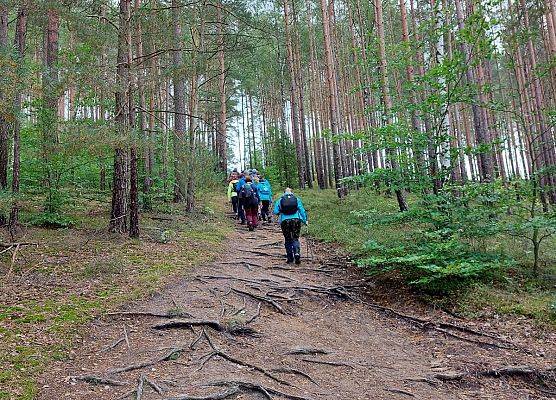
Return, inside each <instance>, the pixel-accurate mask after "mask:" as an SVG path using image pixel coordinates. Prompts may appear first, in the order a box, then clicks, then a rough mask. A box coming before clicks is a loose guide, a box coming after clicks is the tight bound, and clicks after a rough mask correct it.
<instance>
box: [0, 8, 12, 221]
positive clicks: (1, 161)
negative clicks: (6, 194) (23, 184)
mask: <svg viewBox="0 0 556 400" xmlns="http://www.w3.org/2000/svg"><path fill="white" fill-rule="evenodd" d="M0 54H1V55H2V57H5V56H7V55H8V54H9V49H8V7H7V5H0ZM7 97H8V96H7V95H6V93H4V92H2V93H0V102H1V103H2V104H6V103H7V102H8V101H9V100H8V98H7ZM6 114H7V113H6V112H5V111H3V112H0V189H1V190H6V189H7V188H8V162H9V156H8V146H9V133H8V132H9V129H10V124H9V123H8V120H7V119H6ZM0 219H1V220H2V221H1V222H2V225H3V224H4V223H5V216H4V214H2V215H1V216H0Z"/></svg>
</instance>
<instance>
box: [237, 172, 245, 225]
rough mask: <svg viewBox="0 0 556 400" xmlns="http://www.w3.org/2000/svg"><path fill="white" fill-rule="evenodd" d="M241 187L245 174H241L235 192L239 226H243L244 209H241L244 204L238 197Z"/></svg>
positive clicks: (243, 184)
mask: <svg viewBox="0 0 556 400" xmlns="http://www.w3.org/2000/svg"><path fill="white" fill-rule="evenodd" d="M243 186H245V174H244V173H243V172H242V173H241V175H240V177H239V180H238V181H237V183H236V192H237V194H238V203H237V215H238V217H239V221H240V223H241V225H245V209H244V208H243V206H244V204H243V203H244V202H243V199H242V197H241V196H240V195H239V194H240V193H241V189H242V188H243Z"/></svg>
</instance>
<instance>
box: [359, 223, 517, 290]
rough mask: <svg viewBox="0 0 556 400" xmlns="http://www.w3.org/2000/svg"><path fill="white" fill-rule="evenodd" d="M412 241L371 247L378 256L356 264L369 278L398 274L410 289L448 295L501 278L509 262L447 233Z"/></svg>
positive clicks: (434, 234) (416, 237) (429, 235)
mask: <svg viewBox="0 0 556 400" xmlns="http://www.w3.org/2000/svg"><path fill="white" fill-rule="evenodd" d="M411 239H413V240H412V241H409V242H408V243H405V244H404V245H401V246H397V247H394V248H387V247H384V246H380V245H378V246H377V245H374V244H373V245H372V246H371V248H372V249H373V250H372V252H376V253H378V254H380V255H379V256H373V257H367V258H362V259H359V260H358V261H357V264H358V265H359V266H361V267H365V268H368V271H369V273H370V274H384V273H395V274H396V275H398V276H401V277H403V278H404V279H405V280H406V281H407V282H408V283H409V284H410V285H414V286H416V287H418V288H419V289H421V290H423V291H426V292H429V293H432V294H447V293H450V292H452V291H454V290H456V289H461V288H462V287H465V286H467V285H469V284H470V283H473V282H476V281H492V280H494V279H497V278H499V277H500V276H501V275H500V274H501V272H502V271H503V270H504V268H506V267H508V266H510V265H513V263H512V262H511V260H510V259H507V258H506V257H503V256H501V255H496V254H492V253H487V252H477V251H475V250H473V249H472V248H471V246H469V245H468V244H466V243H463V242H462V241H461V240H460V238H458V237H457V236H452V237H449V238H446V237H445V236H444V232H442V233H441V234H438V232H434V231H432V232H425V234H424V235H423V234H421V233H418V234H415V235H412V236H411Z"/></svg>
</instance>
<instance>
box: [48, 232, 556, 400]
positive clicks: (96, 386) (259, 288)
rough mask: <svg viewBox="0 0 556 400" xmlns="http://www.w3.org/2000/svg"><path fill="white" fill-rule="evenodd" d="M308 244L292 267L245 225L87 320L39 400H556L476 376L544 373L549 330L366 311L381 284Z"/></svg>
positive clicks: (279, 249)
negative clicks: (139, 294) (309, 253)
mask: <svg viewBox="0 0 556 400" xmlns="http://www.w3.org/2000/svg"><path fill="white" fill-rule="evenodd" d="M311 247H312V248H313V257H309V258H305V259H304V260H303V263H302V265H299V266H297V265H288V264H286V263H285V259H284V255H283V245H282V236H281V233H280V231H279V227H278V226H276V225H274V224H273V225H265V226H263V227H261V228H260V229H258V230H257V231H255V232H248V231H247V229H246V228H245V227H237V228H236V230H235V231H234V232H233V234H232V235H230V237H229V239H228V242H227V245H226V249H225V251H224V252H223V253H222V256H221V257H220V258H219V260H217V261H215V262H213V263H211V264H207V265H204V266H202V267H198V268H195V269H194V270H192V271H189V273H188V274H187V275H186V276H183V277H182V278H180V280H179V281H176V283H175V284H173V285H172V286H170V287H167V288H165V289H164V290H163V291H161V292H160V293H159V294H157V295H156V296H154V297H153V298H151V299H148V300H144V301H142V302H137V303H134V304H130V305H128V307H126V308H125V309H123V310H122V313H120V314H116V315H109V316H105V317H103V318H101V319H99V320H96V321H94V322H93V323H91V324H90V325H89V326H88V327H87V328H86V330H85V335H84V337H83V338H82V341H81V342H80V343H79V345H78V346H76V347H75V348H74V350H73V351H72V353H71V355H70V359H69V360H68V361H63V362H62V361H61V362H58V363H55V364H53V365H52V366H51V368H49V370H48V371H47V372H46V373H45V374H44V375H43V376H42V377H41V380H40V382H39V384H40V395H39V396H38V398H40V399H56V400H60V399H99V400H100V399H123V398H128V399H145V400H149V399H153V400H154V399H207V400H208V399H228V398H229V399H282V398H289V399H354V400H355V399H410V398H417V399H537V398H556V395H553V394H552V393H551V390H554V389H550V387H551V384H553V383H554V382H550V380H551V379H553V378H554V375H551V374H550V373H548V374H543V375H541V376H533V375H534V374H529V375H528V376H527V377H526V378H521V377H505V376H504V377H494V378H492V377H486V376H485V377H477V376H475V375H473V373H475V372H479V371H483V372H484V371H487V370H489V369H493V368H501V367H505V366H515V365H520V366H523V365H528V366H533V367H535V368H539V369H544V368H546V367H547V366H549V365H550V364H551V361H552V363H554V360H555V359H556V351H555V345H554V343H555V342H556V340H555V339H556V338H555V337H554V334H552V333H547V332H542V331H540V332H536V331H535V332H533V331H531V329H529V328H526V327H523V328H522V327H521V326H518V327H517V328H515V327H513V328H511V329H509V328H508V329H507V330H506V331H503V330H500V329H499V327H497V326H494V325H492V324H489V323H485V324H481V323H479V322H473V321H462V320H457V319H454V318H451V317H449V316H448V315H447V314H443V313H441V312H436V311H433V310H429V311H427V310H426V309H421V310H420V311H419V310H414V309H411V308H410V307H409V305H408V308H406V309H405V310H402V312H403V313H405V314H411V315H418V316H419V318H421V319H427V320H428V319H430V320H432V321H435V322H437V323H439V322H448V323H452V324H453V325H454V326H460V325H461V326H466V327H472V328H473V330H476V331H480V332H490V333H491V334H492V336H483V335H477V334H475V333H473V332H471V331H469V332H465V331H464V330H461V329H457V328H454V327H453V326H450V325H449V324H447V325H438V324H436V325H430V324H425V325H423V324H422V323H421V322H420V321H412V320H411V319H408V318H406V317H400V316H399V315H398V316H396V315H394V314H393V313H391V312H389V311H385V310H380V309H379V308H376V307H371V306H370V305H369V304H365V303H368V302H371V301H372V300H371V299H372V297H371V295H369V294H367V293H365V290H363V289H361V288H359V287H358V286H361V285H362V284H364V285H365V286H366V287H367V288H368V287H371V289H367V290H370V291H371V292H372V290H373V289H372V285H371V286H369V283H368V282H366V281H364V280H363V277H362V276H358V273H357V272H354V271H353V270H350V269H349V268H347V267H346V266H345V262H344V260H342V259H341V257H339V256H338V255H337V254H335V253H334V252H333V251H331V250H329V249H327V248H326V247H325V246H323V245H318V244H315V245H313V246H311ZM302 248H303V251H304V252H306V250H307V249H308V246H307V243H306V242H305V241H303V243H302ZM305 255H306V254H305ZM311 258H312V259H311ZM398 306H400V304H398ZM396 309H397V310H400V308H399V307H396ZM134 313H135V314H134ZM141 313H145V314H141ZM149 313H152V315H150V314H149ZM470 324H471V325H470ZM500 325H501V326H502V325H503V324H500ZM504 326H505V325H504ZM524 343H526V346H525V345H523V344H524ZM522 347H527V349H524V348H522ZM462 373H463V374H469V375H466V376H464V377H463V378H462V379H458V380H454V381H446V379H448V378H450V377H456V374H462ZM439 378H441V379H439ZM542 380H544V383H545V385H544V386H542V387H541V386H539V385H537V383H539V382H541V383H542ZM547 380H548V381H547Z"/></svg>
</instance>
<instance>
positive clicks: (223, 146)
mask: <svg viewBox="0 0 556 400" xmlns="http://www.w3.org/2000/svg"><path fill="white" fill-rule="evenodd" d="M222 7H223V4H222V1H220V3H219V4H218V6H217V7H216V12H217V14H216V15H217V23H218V25H217V27H216V29H217V36H218V65H219V68H220V77H219V84H218V89H219V94H220V113H219V125H218V132H217V137H216V149H217V153H218V165H219V167H220V170H221V171H224V172H226V171H227V169H228V144H227V140H226V138H227V125H226V122H227V116H226V113H227V111H226V102H227V95H226V63H225V54H224V45H225V43H224V25H223V24H224V21H223V18H222V9H221V8H222Z"/></svg>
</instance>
